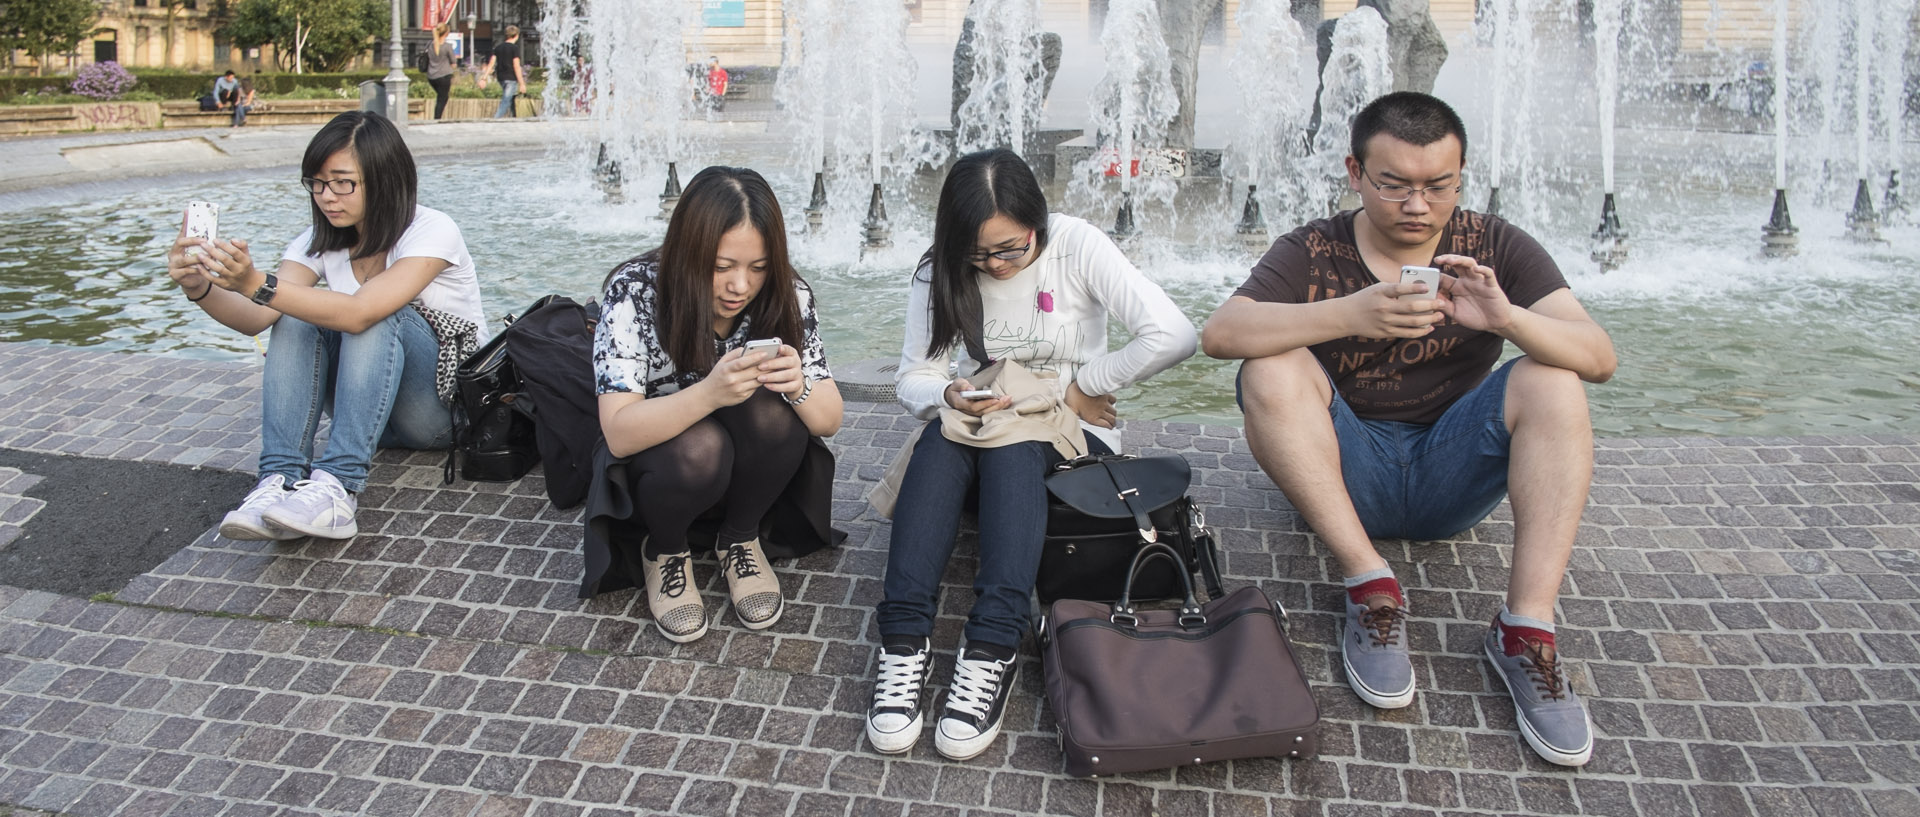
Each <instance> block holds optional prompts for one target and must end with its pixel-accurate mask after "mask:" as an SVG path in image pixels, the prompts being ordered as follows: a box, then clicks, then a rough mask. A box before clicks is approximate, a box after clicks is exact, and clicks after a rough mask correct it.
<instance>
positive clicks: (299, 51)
mask: <svg viewBox="0 0 1920 817" xmlns="http://www.w3.org/2000/svg"><path fill="white" fill-rule="evenodd" d="M4 1H5V0H0V2H4ZM388 10H389V6H388V4H387V3H386V2H384V1H383V0H238V2H235V3H234V4H233V5H232V14H233V16H232V17H231V18H230V19H229V20H228V22H227V24H226V25H225V26H223V27H222V29H221V30H222V32H223V33H224V34H225V35H226V36H227V38H228V39H230V40H232V41H233V44H234V45H237V46H239V47H241V48H255V47H258V46H262V45H267V44H272V45H273V46H274V50H275V51H276V52H278V55H279V60H280V66H281V67H282V68H290V69H292V70H294V71H296V72H298V71H303V70H313V71H339V70H341V69H344V68H345V67H346V66H347V63H349V62H352V61H353V58H354V57H357V56H360V55H361V54H364V53H366V51H367V48H368V46H369V44H370V42H371V40H372V39H373V37H374V36H375V35H378V34H381V33H383V32H385V31H387V29H388V26H389V25H390V23H391V21H390V20H389V19H388V17H387V15H388Z"/></svg>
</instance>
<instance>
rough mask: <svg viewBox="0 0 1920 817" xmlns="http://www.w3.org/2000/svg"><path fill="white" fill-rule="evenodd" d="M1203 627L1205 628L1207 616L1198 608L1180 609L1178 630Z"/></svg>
mask: <svg viewBox="0 0 1920 817" xmlns="http://www.w3.org/2000/svg"><path fill="white" fill-rule="evenodd" d="M1205 626H1207V614H1206V613H1205V612H1204V611H1202V610H1201V609H1200V608H1199V607H1197V606H1195V607H1181V608H1180V629H1182V630H1191V629H1193V628H1195V627H1205Z"/></svg>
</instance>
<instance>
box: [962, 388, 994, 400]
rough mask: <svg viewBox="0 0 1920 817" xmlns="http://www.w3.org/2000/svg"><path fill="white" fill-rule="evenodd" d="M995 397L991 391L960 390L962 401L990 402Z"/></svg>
mask: <svg viewBox="0 0 1920 817" xmlns="http://www.w3.org/2000/svg"><path fill="white" fill-rule="evenodd" d="M996 396H997V395H995V394H994V393H993V389H961V390H960V398H961V399H962V400H991V399H993V398H994V397H996Z"/></svg>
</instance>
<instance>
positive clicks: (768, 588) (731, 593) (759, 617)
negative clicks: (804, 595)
mask: <svg viewBox="0 0 1920 817" xmlns="http://www.w3.org/2000/svg"><path fill="white" fill-rule="evenodd" d="M715 555H716V556H717V557H719V559H720V575H722V576H725V577H727V596H728V598H730V599H732V600H733V614H734V615H735V616H737V617H739V619H740V623H741V624H744V625H746V626H747V629H749V630H764V629H766V628H768V627H772V626H773V624H774V622H776V621H779V620H780V611H781V610H782V609H783V608H785V606H786V604H785V602H784V600H783V599H782V598H781V597H780V580H779V579H777V578H775V577H774V575H773V565H772V564H771V563H769V562H768V561H767V554H766V553H765V552H763V551H761V550H760V540H758V539H749V540H747V541H745V542H741V543H739V544H737V545H728V546H726V547H724V548H721V549H719V550H718V551H716V552H715Z"/></svg>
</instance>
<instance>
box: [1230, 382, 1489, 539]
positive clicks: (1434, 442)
mask: <svg viewBox="0 0 1920 817" xmlns="http://www.w3.org/2000/svg"><path fill="white" fill-rule="evenodd" d="M1517 362H1518V359H1517V358H1516V359H1515V360H1510V361H1507V363H1506V364H1505V365H1503V366H1501V367H1500V368H1498V369H1495V370H1494V371H1493V373H1492V374H1489V375H1487V378H1486V379H1485V380H1482V381H1480V384H1479V385H1477V386H1475V387H1473V389H1472V390H1471V391H1469V392H1467V393H1466V394H1463V395H1461V396H1460V399H1458V400H1455V401H1454V402H1453V405H1451V406H1448V407H1447V410H1446V412H1445V413H1443V414H1441V415H1440V419H1439V420H1437V421H1435V422H1434V423H1433V424H1432V425H1420V424H1417V423H1402V422H1397V421H1394V420H1365V419H1361V418H1360V417H1358V416H1355V415H1354V413H1353V408H1352V407H1350V406H1348V405H1347V400H1346V398H1344V397H1341V396H1340V391H1339V389H1334V391H1333V403H1332V404H1331V405H1329V406H1328V407H1327V410H1328V412H1330V413H1331V414H1332V415H1333V430H1334V434H1335V435H1336V436H1338V437H1339V438H1340V465H1341V476H1342V477H1343V478H1344V479H1345V481H1346V484H1347V496H1348V497H1350V498H1351V499H1352V500H1353V509H1354V511H1355V512H1357V513H1358V514H1359V516H1360V524H1361V525H1362V526H1364V527H1365V528H1366V530H1367V535H1368V536H1371V537H1374V538H1376V539H1413V540H1419V541H1430V540H1434V539H1445V538H1447V537H1449V536H1452V535H1453V534H1456V533H1459V532H1461V531H1464V530H1466V529H1468V528H1471V527H1473V526H1474V525H1476V524H1478V523H1479V522H1480V520H1482V519H1485V518H1487V514H1489V513H1492V512H1493V509H1494V507H1495V506H1497V505H1499V504H1500V500H1501V499H1504V498H1505V497H1506V495H1507V461H1508V458H1509V453H1510V451H1511V448H1512V443H1513V437H1512V434H1510V433H1509V432H1508V431H1507V423H1506V403H1507V377H1508V376H1509V375H1510V374H1511V373H1512V372H1513V365H1514V364H1515V363H1517ZM1236 385H1237V384H1236Z"/></svg>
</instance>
